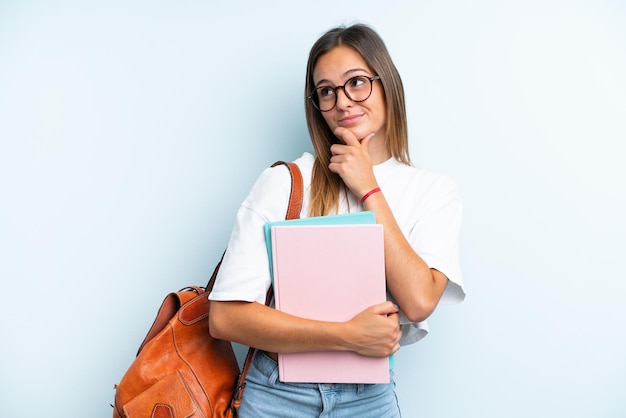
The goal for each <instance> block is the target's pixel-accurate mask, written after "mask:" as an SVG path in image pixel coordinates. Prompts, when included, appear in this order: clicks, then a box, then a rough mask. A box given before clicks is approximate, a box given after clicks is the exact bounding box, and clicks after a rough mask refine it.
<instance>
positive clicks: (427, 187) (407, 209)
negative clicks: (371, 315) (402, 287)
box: [209, 153, 465, 345]
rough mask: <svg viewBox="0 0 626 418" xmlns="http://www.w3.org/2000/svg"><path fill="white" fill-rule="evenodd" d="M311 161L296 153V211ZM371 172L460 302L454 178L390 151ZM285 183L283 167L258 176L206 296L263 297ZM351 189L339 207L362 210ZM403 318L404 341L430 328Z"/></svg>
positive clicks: (451, 299) (448, 299) (451, 298)
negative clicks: (272, 227) (299, 181)
mask: <svg viewBox="0 0 626 418" xmlns="http://www.w3.org/2000/svg"><path fill="white" fill-rule="evenodd" d="M313 161H314V157H313V155H311V154H309V153H304V154H303V155H302V157H300V158H298V159H297V160H296V161H295V163H296V164H297V165H298V167H299V168H300V171H302V177H303V180H304V186H305V188H304V199H303V203H302V212H301V217H306V216H307V213H308V208H309V190H310V184H311V174H312V169H313ZM374 175H375V176H376V180H377V182H378V185H379V186H380V188H381V190H382V193H384V195H385V199H386V200H387V203H388V204H389V206H390V208H391V211H392V212H393V214H394V216H395V218H396V221H397V223H398V225H399V226H400V229H401V230H402V233H403V234H404V236H405V237H406V239H407V240H408V242H409V244H410V245H411V246H412V248H413V249H414V250H415V252H416V253H417V254H419V256H420V257H421V258H422V259H423V260H424V261H425V262H426V264H427V265H428V266H429V267H431V268H435V269H437V270H439V271H440V272H442V273H443V274H445V275H446V276H447V277H448V279H449V282H448V285H447V287H446V289H445V291H444V294H443V297H442V302H443V303H458V302H461V301H462V300H463V299H464V297H465V292H464V290H463V284H462V280H461V269H460V265H459V256H458V241H459V230H460V224H461V215H462V207H461V201H460V199H459V196H458V193H457V187H456V184H455V182H454V181H453V180H452V179H451V178H449V177H446V176H442V175H439V174H435V173H432V172H430V171H427V170H424V169H418V168H415V167H412V166H408V165H406V164H403V163H401V162H399V161H397V160H395V159H393V158H391V159H389V160H387V161H385V162H384V163H382V164H379V165H376V166H374ZM290 190H291V177H290V175H289V171H288V170H287V169H286V167H283V166H278V167H274V168H268V169H266V170H265V171H263V173H262V174H261V176H260V177H259V178H258V179H257V181H256V183H255V184H254V186H253V187H252V190H251V191H250V194H249V195H248V197H247V198H246V199H245V200H244V201H243V203H242V205H241V207H240V208H239V211H238V213H237V218H236V220H235V226H234V228H233V231H232V234H231V237H230V241H229V243H228V248H227V250H226V254H225V255H224V259H223V261H222V265H221V267H220V270H219V273H218V276H217V280H216V282H215V285H214V287H213V291H212V292H211V294H210V296H209V298H210V299H211V300H221V301H229V300H239V301H248V302H253V301H257V302H259V303H265V296H266V293H267V290H268V289H269V286H270V284H271V277H270V268H269V259H268V255H267V247H266V245H265V235H264V233H263V226H264V225H265V223H266V222H271V221H278V220H283V219H284V218H285V213H286V211H287V205H288V197H289V193H290ZM342 196H343V193H342ZM348 196H349V197H348V199H349V202H346V201H345V198H343V197H342V198H341V200H340V207H339V213H348V212H358V211H362V210H363V207H362V206H361V204H360V202H359V201H358V199H356V197H354V196H353V195H352V194H349V195H348ZM348 203H349V204H348ZM388 298H389V299H390V300H392V299H391V297H390V296H388ZM400 324H401V326H402V339H401V340H400V343H401V344H402V345H406V344H411V343H414V342H416V341H417V340H419V339H421V338H422V337H424V336H425V335H426V334H427V333H428V326H427V323H426V321H422V322H419V323H412V322H410V321H409V320H408V319H407V318H406V317H405V316H404V315H403V314H402V313H401V314H400Z"/></svg>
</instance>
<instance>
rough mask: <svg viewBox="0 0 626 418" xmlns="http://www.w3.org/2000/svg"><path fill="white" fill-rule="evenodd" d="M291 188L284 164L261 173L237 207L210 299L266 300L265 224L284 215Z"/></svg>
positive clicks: (268, 276)
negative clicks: (233, 223)
mask: <svg viewBox="0 0 626 418" xmlns="http://www.w3.org/2000/svg"><path fill="white" fill-rule="evenodd" d="M290 190H291V178H290V176H289V171H288V170H286V169H285V168H284V167H275V168H268V169H266V170H265V171H264V172H263V173H262V174H261V176H260V177H259V179H258V180H257V181H256V183H255V184H254V186H253V187H252V190H251V191H250V194H249V195H248V196H247V197H246V199H245V200H244V202H243V203H242V205H241V207H240V208H239V210H238V211H237V216H236V218H235V225H234V227H233V230H232V233H231V236H230V240H229V242H228V247H227V250H226V253H225V254H224V259H223V260H222V264H221V266H220V269H219V272H218V275H217V279H216V281H215V285H214V286H213V290H212V291H211V294H210V295H209V299H211V300H220V301H234V300H238V301H247V302H254V301H256V302H259V303H262V304H264V303H265V296H266V293H267V289H269V286H270V284H271V277H270V270H269V259H268V254H267V246H266V244H265V234H264V229H263V227H264V225H265V223H266V222H269V221H273V220H277V219H284V216H285V212H286V210H287V205H288V199H289V192H290Z"/></svg>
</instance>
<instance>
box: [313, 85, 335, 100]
mask: <svg viewBox="0 0 626 418" xmlns="http://www.w3.org/2000/svg"><path fill="white" fill-rule="evenodd" d="M317 92H318V93H317V94H318V95H319V96H320V97H322V98H327V97H330V96H332V95H333V94H335V90H333V89H331V88H330V87H320V88H319V89H318V90H317Z"/></svg>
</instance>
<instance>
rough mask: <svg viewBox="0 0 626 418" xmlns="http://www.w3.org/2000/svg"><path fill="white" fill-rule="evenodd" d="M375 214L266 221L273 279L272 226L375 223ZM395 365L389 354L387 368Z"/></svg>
mask: <svg viewBox="0 0 626 418" xmlns="http://www.w3.org/2000/svg"><path fill="white" fill-rule="evenodd" d="M375 223H376V216H375V214H374V212H373V211H363V212H354V213H343V214H339V215H326V216H315V217H312V218H300V219H289V220H283V221H275V222H267V223H266V224H265V226H264V229H265V231H264V232H265V244H266V246H267V255H268V256H269V260H270V263H269V264H270V275H271V277H272V281H273V280H274V269H273V267H272V264H273V263H272V259H273V256H272V227H273V226H286V225H346V224H347V225H358V224H375ZM394 366H395V356H394V355H393V354H392V355H391V356H389V368H390V369H393V368H394Z"/></svg>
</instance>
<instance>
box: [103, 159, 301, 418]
mask: <svg viewBox="0 0 626 418" xmlns="http://www.w3.org/2000/svg"><path fill="white" fill-rule="evenodd" d="M280 164H284V165H286V166H287V167H288V168H289V171H290V173H291V179H292V184H291V195H290V197H289V207H288V209H287V216H286V219H295V218H298V217H299V215H300V210H301V207H302V194H303V184H302V174H301V173H300V170H299V169H298V166H297V165H295V164H294V163H285V162H282V161H279V162H277V163H275V164H274V165H273V166H276V165H280ZM220 264H221V261H220V263H218V265H217V266H216V267H215V271H214V272H213V275H212V276H211V279H210V281H209V283H208V285H207V287H206V289H205V288H202V287H196V286H192V287H187V288H184V289H182V290H180V291H179V292H175V293H170V294H169V295H167V296H166V298H165V300H164V301H163V303H162V305H161V308H160V309H159V312H158V314H157V316H156V319H155V320H154V323H153V324H152V327H151V328H150V330H149V331H148V334H147V335H146V338H145V339H144V341H143V342H142V343H141V345H140V347H139V350H138V352H137V357H136V358H135V360H134V361H133V363H132V364H131V366H130V368H129V369H128V370H127V371H126V373H125V374H124V376H123V377H122V380H121V381H120V383H119V384H117V385H115V405H113V418H148V417H149V418H183V417H184V418H200V417H202V418H234V417H236V416H237V411H238V409H239V404H240V402H241V397H242V396H243V389H244V384H245V377H246V374H247V372H248V367H249V365H250V362H251V360H252V355H253V354H254V348H250V349H249V350H248V355H247V356H246V360H245V362H244V367H243V369H242V371H241V373H240V371H239V365H238V364H237V359H236V357H235V353H234V351H233V348H232V345H231V343H230V342H229V341H224V340H217V339H215V338H213V337H211V334H210V333H209V319H208V318H209V307H210V301H209V298H208V295H209V292H210V291H211V289H212V288H213V283H214V282H215V278H216V277H217V272H218V271H219V267H220ZM271 297H272V289H271V288H270V290H268V294H267V300H266V304H268V303H269V302H270V300H271Z"/></svg>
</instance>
